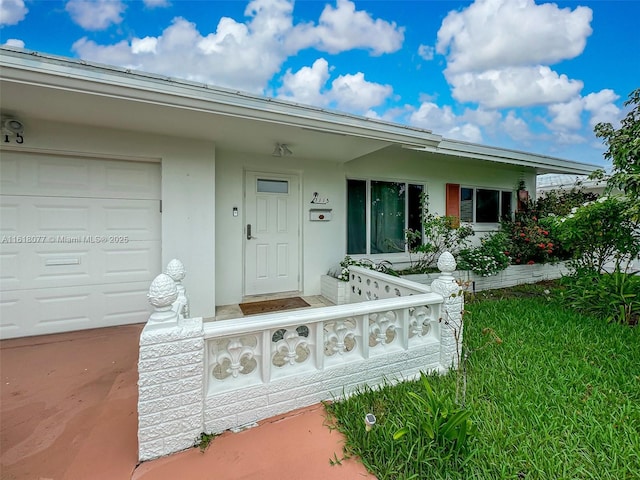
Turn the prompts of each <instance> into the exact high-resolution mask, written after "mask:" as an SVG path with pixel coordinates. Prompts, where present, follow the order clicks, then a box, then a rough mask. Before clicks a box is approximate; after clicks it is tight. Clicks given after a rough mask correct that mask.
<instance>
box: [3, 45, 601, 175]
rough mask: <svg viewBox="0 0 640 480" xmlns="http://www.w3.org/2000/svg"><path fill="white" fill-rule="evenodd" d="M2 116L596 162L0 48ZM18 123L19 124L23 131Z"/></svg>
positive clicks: (335, 155)
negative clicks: (569, 158)
mask: <svg viewBox="0 0 640 480" xmlns="http://www.w3.org/2000/svg"><path fill="white" fill-rule="evenodd" d="M0 68H1V69H2V72H1V75H0V89H1V91H2V96H1V98H0V101H1V107H2V110H3V112H4V113H5V114H8V113H11V114H13V115H15V116H16V117H17V118H18V119H20V120H21V121H23V122H29V121H37V120H38V119H44V120H49V121H55V122H60V123H67V124H80V125H88V126H94V127H99V128H114V129H119V130H127V131H133V132H146V133H152V134H157V135H168V136H172V137H179V138H183V139H196V140H205V141H211V142H214V143H215V145H216V149H219V150H227V151H238V152H248V153H256V154H262V155H264V154H271V152H273V149H274V145H275V144H276V143H281V144H286V145H287V146H288V147H289V149H290V150H292V151H293V152H294V158H301V159H314V160H322V161H333V162H348V161H351V160H354V159H356V158H359V157H362V156H364V155H367V154H369V153H372V152H375V151H378V150H381V149H384V148H387V147H391V146H402V147H404V148H409V149H412V150H417V151H425V152H433V153H438V154H442V155H448V156H454V157H462V158H470V159H474V160H481V161H490V162H498V163H503V164H508V165H517V166H523V167H528V168H533V169H534V170H535V172H536V173H537V174H544V173H571V174H588V173H590V172H592V171H593V170H595V169H596V168H598V167H597V166H596V165H588V164H584V163H579V162H574V161H569V160H563V159H559V158H553V157H549V156H545V155H538V154H533V153H526V152H520V151H515V150H509V149H503V148H496V147H489V146H485V145H479V144H473V143H467V142H462V141H457V140H450V139H445V138H443V137H442V136H440V135H435V134H433V133H432V132H431V131H428V130H423V129H418V128H413V127H409V126H406V125H399V124H395V123H390V122H385V121H381V120H377V119H371V118H366V117H360V116H356V115H350V114H345V113H340V112H336V111H331V110H326V109H322V108H315V107H310V106H306V105H300V104H297V103H293V102H287V101H282V100H277V99H270V98H266V97H261V96H257V95H252V94H249V93H245V92H240V91H233V90H229V89H223V88H218V87H212V86H210V85H206V84H201V83H195V82H189V81H186V80H179V79H175V78H168V77H163V76H159V75H154V74H147V73H142V72H133V71H130V70H127V69H124V68H118V67H111V66H107V65H99V64H93V63H88V62H84V61H80V60H75V59H69V58H63V57H56V56H52V55H42V54H39V53H35V52H29V51H25V50H22V49H15V48H10V47H2V48H0ZM28 126H29V125H28V123H26V127H27V129H28Z"/></svg>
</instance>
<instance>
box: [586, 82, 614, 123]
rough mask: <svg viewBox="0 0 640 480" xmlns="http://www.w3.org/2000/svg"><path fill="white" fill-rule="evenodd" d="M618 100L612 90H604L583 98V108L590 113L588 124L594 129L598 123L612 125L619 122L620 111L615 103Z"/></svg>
mask: <svg viewBox="0 0 640 480" xmlns="http://www.w3.org/2000/svg"><path fill="white" fill-rule="evenodd" d="M619 98H620V96H619V95H616V93H615V92H614V91H613V90H609V89H604V90H600V91H599V92H598V93H590V94H589V95H587V96H586V97H584V108H585V110H587V111H588V112H590V113H591V118H590V119H589V124H590V125H591V127H595V126H596V124H598V123H600V122H607V123H611V124H613V125H615V124H617V123H618V122H619V121H620V112H621V110H620V109H619V108H618V107H617V106H616V104H615V103H613V102H615V101H616V100H618V99H619Z"/></svg>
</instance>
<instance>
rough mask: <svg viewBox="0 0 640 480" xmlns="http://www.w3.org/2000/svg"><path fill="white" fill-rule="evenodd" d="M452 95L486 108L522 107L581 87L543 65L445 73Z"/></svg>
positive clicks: (572, 93)
mask: <svg viewBox="0 0 640 480" xmlns="http://www.w3.org/2000/svg"><path fill="white" fill-rule="evenodd" d="M448 80H449V83H450V84H451V86H452V89H453V91H452V95H453V97H454V98H455V99H456V100H458V101H460V102H477V103H479V104H481V105H483V106H485V107H489V108H504V107H516V106H518V107H522V106H529V105H537V104H545V103H558V102H564V101H567V100H568V99H570V98H572V97H574V96H575V95H577V94H578V92H580V90H581V89H582V86H583V84H582V82H581V81H579V80H571V79H569V78H567V76H566V75H558V73H556V72H554V71H553V70H551V69H550V68H549V67H546V66H537V67H513V68H505V69H501V70H487V71H485V72H481V73H470V72H469V73H461V74H456V75H451V76H450V77H448Z"/></svg>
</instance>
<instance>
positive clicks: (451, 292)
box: [431, 252, 464, 370]
mask: <svg viewBox="0 0 640 480" xmlns="http://www.w3.org/2000/svg"><path fill="white" fill-rule="evenodd" d="M438 269H439V270H440V276H439V277H438V278H436V279H435V280H434V281H433V282H432V283H431V290H432V291H433V292H435V293H438V294H440V295H442V297H443V298H444V303H443V305H442V312H441V318H440V365H441V366H442V368H443V369H444V370H448V369H449V368H451V367H453V368H457V366H458V362H459V361H460V356H461V355H462V335H463V330H464V322H463V311H464V295H463V291H462V288H461V287H460V285H458V282H456V279H455V278H454V277H453V275H452V274H453V272H454V271H455V270H456V260H455V258H453V255H451V253H449V252H444V253H443V254H442V255H440V258H438Z"/></svg>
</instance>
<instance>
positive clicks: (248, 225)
mask: <svg viewBox="0 0 640 480" xmlns="http://www.w3.org/2000/svg"><path fill="white" fill-rule="evenodd" d="M252 238H253V237H252V236H251V224H250V223H247V240H251V239H252Z"/></svg>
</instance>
